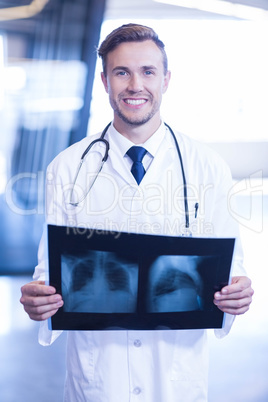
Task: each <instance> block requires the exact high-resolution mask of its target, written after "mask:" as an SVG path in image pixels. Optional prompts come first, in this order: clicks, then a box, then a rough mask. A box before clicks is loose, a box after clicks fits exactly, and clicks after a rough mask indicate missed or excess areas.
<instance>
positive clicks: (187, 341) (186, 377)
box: [171, 330, 208, 402]
mask: <svg viewBox="0 0 268 402" xmlns="http://www.w3.org/2000/svg"><path fill="white" fill-rule="evenodd" d="M207 382H208V351H207V336H206V332H205V331H204V330H185V331H177V333H176V344H175V345H174V353H173V361H172V370H171V383H172V384H173V385H172V386H173V388H174V389H173V391H174V393H175V394H176V393H177V395H179V399H178V401H183V402H196V401H198V402H201V401H202V402H203V401H206V400H207Z"/></svg>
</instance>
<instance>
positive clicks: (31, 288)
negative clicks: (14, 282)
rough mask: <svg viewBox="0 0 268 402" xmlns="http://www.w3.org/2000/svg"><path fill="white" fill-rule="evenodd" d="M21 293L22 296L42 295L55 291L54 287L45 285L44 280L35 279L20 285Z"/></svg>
mask: <svg viewBox="0 0 268 402" xmlns="http://www.w3.org/2000/svg"><path fill="white" fill-rule="evenodd" d="M21 293H22V296H44V295H52V294H54V293H56V289H55V288H54V287H53V286H47V285H45V282H44V281H35V282H30V283H27V284H26V285H24V286H22V288H21Z"/></svg>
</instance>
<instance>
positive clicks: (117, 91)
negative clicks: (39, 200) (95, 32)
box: [102, 40, 170, 135]
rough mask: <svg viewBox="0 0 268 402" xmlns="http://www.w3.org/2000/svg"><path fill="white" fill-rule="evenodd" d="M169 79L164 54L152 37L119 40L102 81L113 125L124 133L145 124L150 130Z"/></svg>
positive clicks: (157, 118) (155, 125)
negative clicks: (112, 114) (111, 110)
mask: <svg viewBox="0 0 268 402" xmlns="http://www.w3.org/2000/svg"><path fill="white" fill-rule="evenodd" d="M169 79H170V72H167V73H166V75H165V74H164V65H163V55H162V53H161V51H160V49H159V48H158V47H157V46H156V45H155V43H154V42H153V41H152V40H146V41H144V42H126V43H121V44H120V45H119V46H117V47H116V48H115V49H114V50H113V51H112V52H110V53H109V54H108V57H107V74H106V75H104V73H102V81H103V84H104V86H105V89H106V92H107V93H108V94H109V99H110V104H111V106H112V108H113V110H114V125H115V128H116V129H117V130H118V131H119V132H121V133H122V134H123V135H126V132H127V131H129V130H131V129H135V128H137V127H141V126H143V125H147V126H148V127H147V128H148V129H149V130H150V131H151V134H153V132H154V131H156V130H157V129H158V127H159V125H160V105H161V101H162V94H163V93H164V92H165V91H166V90H167V87H168V83H169Z"/></svg>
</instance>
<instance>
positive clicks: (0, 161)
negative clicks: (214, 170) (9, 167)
mask: <svg viewBox="0 0 268 402" xmlns="http://www.w3.org/2000/svg"><path fill="white" fill-rule="evenodd" d="M6 183H7V178H6V158H5V156H4V154H3V153H2V152H1V151H0V194H2V193H4V191H5V188H6Z"/></svg>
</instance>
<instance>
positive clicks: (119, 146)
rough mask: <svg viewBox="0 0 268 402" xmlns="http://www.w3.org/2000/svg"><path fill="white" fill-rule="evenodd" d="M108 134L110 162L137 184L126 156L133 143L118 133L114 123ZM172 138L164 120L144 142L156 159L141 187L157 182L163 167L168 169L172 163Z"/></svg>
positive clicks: (134, 184)
mask: <svg viewBox="0 0 268 402" xmlns="http://www.w3.org/2000/svg"><path fill="white" fill-rule="evenodd" d="M106 135H107V137H106V139H107V140H108V141H109V143H110V151H109V155H110V158H109V159H108V160H109V163H110V164H111V165H112V167H113V168H114V170H115V171H116V173H117V174H119V175H120V176H121V177H122V178H123V179H124V180H125V181H126V182H127V183H128V184H131V185H133V186H137V183H136V181H135V179H134V177H133V175H132V173H131V172H130V169H129V167H128V166H127V163H126V160H125V158H124V155H125V153H126V152H127V150H128V149H129V148H130V147H131V146H133V143H132V142H131V141H129V140H128V139H127V138H125V137H124V136H122V135H121V134H120V133H118V131H116V130H115V128H114V126H113V125H111V127H110V128H109V130H108V132H107V134H106ZM170 138H171V139H172V137H171V134H170V133H169V130H168V129H167V128H166V126H165V125H164V123H163V122H162V123H161V126H160V127H159V129H158V130H157V131H156V132H155V133H154V134H153V135H152V136H151V137H150V138H149V139H148V140H147V141H146V143H144V144H142V146H144V148H146V149H147V151H148V152H149V153H150V154H151V155H152V156H153V157H154V159H153V161H152V163H151V165H150V167H149V169H148V171H147V172H146V174H145V176H144V178H143V180H142V181H141V183H140V187H141V186H144V185H146V183H147V184H149V183H152V182H156V181H157V177H159V175H160V174H161V171H162V170H163V168H165V169H166V168H167V167H168V166H169V165H171V164H172V162H173V159H174V149H175V148H174V143H172V142H171V141H170ZM147 146H148V148H147ZM107 162H108V161H107Z"/></svg>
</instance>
